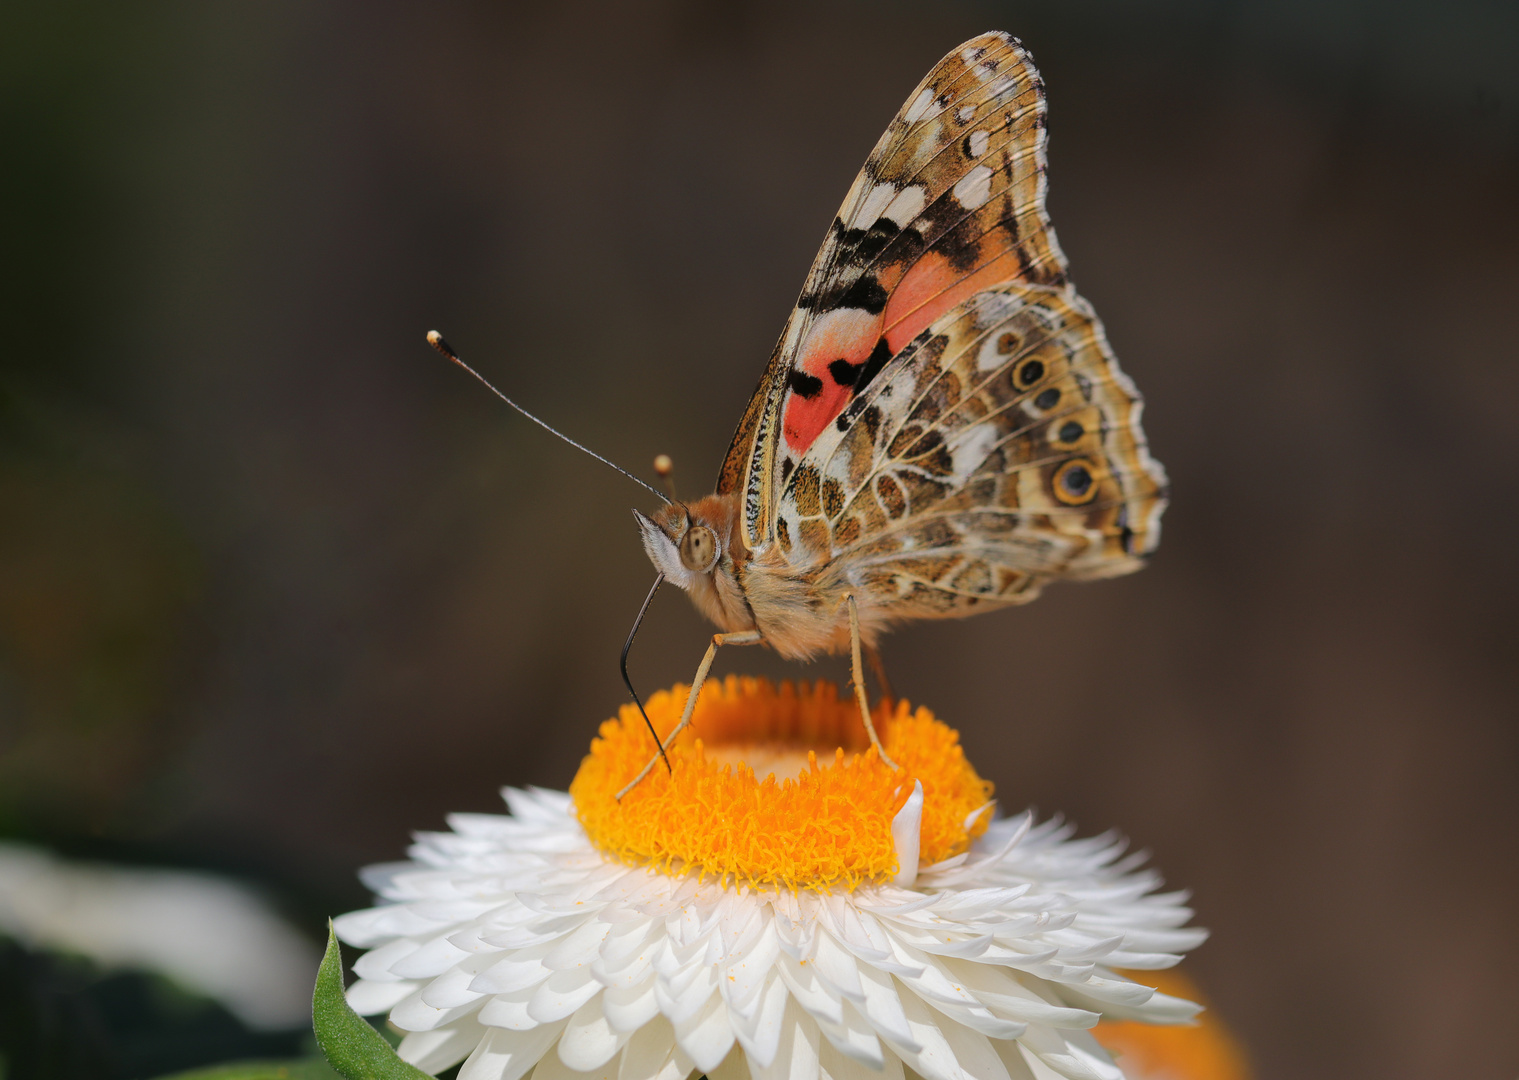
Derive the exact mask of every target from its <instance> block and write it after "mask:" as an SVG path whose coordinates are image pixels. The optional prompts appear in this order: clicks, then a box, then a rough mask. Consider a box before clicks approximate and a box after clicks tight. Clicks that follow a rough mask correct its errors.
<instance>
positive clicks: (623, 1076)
mask: <svg viewBox="0 0 1519 1080" xmlns="http://www.w3.org/2000/svg"><path fill="white" fill-rule="evenodd" d="M674 1050H675V1029H674V1028H672V1027H671V1026H670V1021H668V1020H666V1019H665V1018H664V1017H663V1016H656V1017H655V1018H654V1019H652V1020H650V1021H649V1022H648V1023H647V1024H645V1025H644V1026H643V1027H641V1028H639V1029H638V1030H637V1031H635V1032H633V1033H632V1034H631V1035H630V1036H629V1038H628V1042H627V1045H626V1046H624V1047H623V1050H622V1064H621V1066H620V1068H619V1069H618V1073H617V1077H618V1080H666V1078H665V1073H668V1072H670V1071H671V1070H672V1067H673V1066H674V1064H675V1063H674V1062H673V1061H672V1060H671V1056H670V1055H671V1053H672V1052H673V1051H674ZM680 1075H681V1078H682V1080H683V1078H684V1077H685V1073H681V1074H680Z"/></svg>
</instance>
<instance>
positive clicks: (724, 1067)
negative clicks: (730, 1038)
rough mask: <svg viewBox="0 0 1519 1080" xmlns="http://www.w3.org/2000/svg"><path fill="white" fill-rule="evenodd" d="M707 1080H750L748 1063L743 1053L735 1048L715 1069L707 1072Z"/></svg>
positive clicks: (738, 1048)
mask: <svg viewBox="0 0 1519 1080" xmlns="http://www.w3.org/2000/svg"><path fill="white" fill-rule="evenodd" d="M707 1080H750V1076H749V1062H748V1061H746V1060H745V1059H744V1051H743V1050H742V1049H741V1048H740V1047H737V1046H735V1047H734V1048H733V1049H732V1050H730V1051H729V1052H728V1056H727V1057H725V1058H723V1060H722V1062H721V1063H720V1064H719V1065H718V1066H717V1068H715V1069H708V1070H707Z"/></svg>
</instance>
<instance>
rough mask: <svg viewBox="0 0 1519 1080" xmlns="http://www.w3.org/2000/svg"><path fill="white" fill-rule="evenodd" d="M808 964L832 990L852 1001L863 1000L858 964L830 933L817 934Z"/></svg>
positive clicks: (863, 993) (863, 992)
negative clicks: (814, 948)
mask: <svg viewBox="0 0 1519 1080" xmlns="http://www.w3.org/2000/svg"><path fill="white" fill-rule="evenodd" d="M808 966H809V967H811V968H812V969H813V971H814V972H816V974H817V975H818V977H819V978H821V979H822V980H823V981H824V982H825V983H827V984H828V986H829V988H830V989H832V990H833V991H834V992H836V993H839V994H842V995H843V996H844V997H847V998H849V999H851V1000H853V1001H863V1000H864V998H865V990H864V988H863V987H861V986H860V965H859V963H858V962H857V961H856V960H855V958H854V957H853V956H851V955H850V954H849V950H847V949H845V948H844V946H842V945H840V944H839V943H838V940H837V939H835V938H834V936H833V935H832V934H830V933H827V932H823V933H820V934H818V936H817V949H816V951H815V952H814V953H813V956H812V962H811V964H809V965H808Z"/></svg>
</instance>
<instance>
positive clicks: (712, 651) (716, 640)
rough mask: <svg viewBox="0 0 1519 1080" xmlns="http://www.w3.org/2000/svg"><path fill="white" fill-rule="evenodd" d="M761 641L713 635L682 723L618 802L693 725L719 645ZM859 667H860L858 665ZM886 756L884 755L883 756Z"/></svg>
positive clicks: (755, 634) (752, 633)
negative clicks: (703, 687) (699, 699)
mask: <svg viewBox="0 0 1519 1080" xmlns="http://www.w3.org/2000/svg"><path fill="white" fill-rule="evenodd" d="M760 641H761V638H760V632H759V631H758V630H740V631H738V632H737V633H733V634H713V635H712V644H711V645H708V646H707V655H706V656H703V657H702V658H701V664H700V665H699V666H698V667H697V669H696V678H694V679H692V680H691V692H690V693H689V694H687V695H686V710H685V712H683V713H681V714H680V723H678V724H676V725H675V730H673V731H671V732H670V734H669V735H667V736H665V741H664V742H663V743H662V744H660V747H659V753H657V754H655V755H654V756H653V757H651V758H650V759H649V763H648V764H647V765H645V766H644V767H643V769H642V770H641V771H640V772H639V774H638V775H637V776H635V777H633V779H632V781H631V782H629V784H628V786H627V787H625V788H623V789H622V790H621V791H619V792H618V793H617V801H618V802H622V797H623V796H624V795H626V794H627V793H628V792H630V791H632V790H633V789H634V788H636V787H637V786H638V785H639V784H640V783H642V782H643V778H644V777H646V776H648V775H649V770H650V769H652V768H654V764H655V762H657V761H658V760H659V759H660V758H662V757H665V752H666V751H667V750H668V749H669V748H670V746H671V744H673V743H674V742H675V737H676V736H677V735H679V734H680V733H681V732H682V731H685V730H686V727H687V726H688V725H689V724H690V723H691V714H692V713H693V712H695V711H696V695H697V694H700V693H701V688H702V684H703V683H705V682H706V681H707V672H708V671H710V670H711V668H712V658H713V657H715V656H716V655H717V648H718V646H719V645H758V644H759V643H760ZM857 666H858V665H857ZM882 756H883V757H884V756H885V755H884V754H883V755H882Z"/></svg>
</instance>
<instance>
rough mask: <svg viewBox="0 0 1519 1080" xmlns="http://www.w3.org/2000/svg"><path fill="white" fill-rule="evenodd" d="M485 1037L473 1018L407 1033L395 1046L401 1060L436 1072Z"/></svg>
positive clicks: (459, 1060) (455, 1062)
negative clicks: (429, 1029) (454, 1024)
mask: <svg viewBox="0 0 1519 1080" xmlns="http://www.w3.org/2000/svg"><path fill="white" fill-rule="evenodd" d="M484 1037H485V1029H484V1028H483V1027H481V1026H480V1025H479V1024H477V1023H475V1022H474V1021H473V1020H464V1021H462V1022H460V1023H459V1024H458V1025H456V1026H454V1027H447V1028H443V1029H441V1030H439V1031H418V1032H413V1033H412V1034H410V1035H407V1036H406V1037H405V1038H404V1039H402V1040H401V1045H400V1046H398V1047H396V1053H397V1054H399V1055H400V1057H401V1060H402V1061H409V1062H411V1063H412V1064H413V1065H415V1066H416V1067H417V1068H419V1069H421V1070H422V1071H423V1072H430V1073H439V1072H442V1071H443V1070H444V1069H446V1068H448V1067H449V1066H450V1065H454V1064H457V1063H458V1062H461V1061H463V1060H464V1058H465V1056H466V1055H468V1054H469V1052H470V1051H471V1050H473V1049H474V1048H475V1047H476V1046H477V1045H478V1044H479V1042H480V1040H481V1039H483V1038H484Z"/></svg>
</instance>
